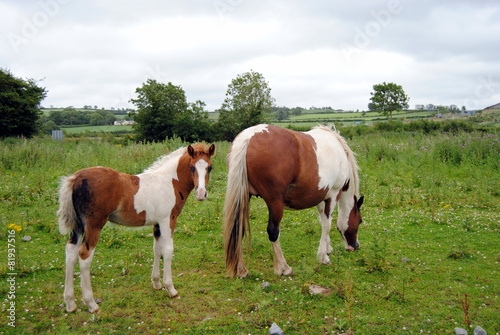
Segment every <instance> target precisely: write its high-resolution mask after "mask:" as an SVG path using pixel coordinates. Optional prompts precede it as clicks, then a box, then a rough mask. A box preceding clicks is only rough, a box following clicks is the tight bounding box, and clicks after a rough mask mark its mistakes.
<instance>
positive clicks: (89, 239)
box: [79, 220, 106, 313]
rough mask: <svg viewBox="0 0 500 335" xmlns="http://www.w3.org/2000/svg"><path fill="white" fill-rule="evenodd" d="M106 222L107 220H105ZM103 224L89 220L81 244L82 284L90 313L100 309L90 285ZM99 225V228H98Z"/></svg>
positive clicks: (84, 299)
mask: <svg viewBox="0 0 500 335" xmlns="http://www.w3.org/2000/svg"><path fill="white" fill-rule="evenodd" d="M104 223H106V221H104ZM102 226H104V224H102V225H93V224H92V220H88V221H87V229H86V230H85V238H84V240H83V242H82V245H81V246H80V252H79V256H80V279H81V282H80V286H81V288H82V296H83V302H85V304H86V305H87V306H88V308H89V312H90V313H96V312H98V311H99V306H97V303H96V302H95V299H94V294H93V292H92V287H91V285H90V265H91V264H92V258H93V257H94V250H95V246H96V245H97V242H98V241H99V234H100V233H101V228H102ZM96 227H98V228H96Z"/></svg>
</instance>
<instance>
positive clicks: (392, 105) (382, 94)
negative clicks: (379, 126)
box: [368, 82, 410, 120]
mask: <svg viewBox="0 0 500 335" xmlns="http://www.w3.org/2000/svg"><path fill="white" fill-rule="evenodd" d="M373 90H374V92H371V93H370V94H371V96H372V97H371V98H370V100H371V103H369V104H368V108H369V109H370V110H371V111H375V112H379V113H380V114H382V115H388V116H389V119H390V120H392V112H394V111H398V110H402V109H406V108H408V101H409V100H410V99H409V98H408V96H407V95H406V94H405V91H404V90H403V87H401V85H397V84H394V83H385V82H383V83H382V84H376V85H373Z"/></svg>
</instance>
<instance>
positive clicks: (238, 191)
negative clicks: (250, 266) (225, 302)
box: [224, 124, 363, 277]
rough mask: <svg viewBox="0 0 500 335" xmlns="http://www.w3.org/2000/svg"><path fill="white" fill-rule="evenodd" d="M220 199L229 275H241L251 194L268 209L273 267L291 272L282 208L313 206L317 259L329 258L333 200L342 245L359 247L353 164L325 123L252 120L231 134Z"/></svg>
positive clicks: (359, 202) (340, 140)
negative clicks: (293, 125) (291, 126)
mask: <svg viewBox="0 0 500 335" xmlns="http://www.w3.org/2000/svg"><path fill="white" fill-rule="evenodd" d="M227 179H228V181H227V190H226V199H225V203H224V249H225V256H226V270H227V274H228V275H229V276H230V277H233V276H235V275H236V276H239V277H246V276H247V275H248V270H247V269H246V268H245V265H244V263H243V256H242V239H243V236H244V235H245V232H246V231H247V230H248V224H249V200H250V196H252V195H254V196H259V197H262V198H263V199H264V201H265V203H266V205H267V207H268V210H269V221H268V224H267V233H268V236H269V240H270V241H271V244H272V248H273V251H274V273H275V274H276V275H290V274H291V273H292V268H291V267H290V266H288V264H287V263H286V260H285V257H284V256H283V252H282V250H281V246H280V242H279V235H280V221H281V219H282V217H283V210H284V209H285V208H287V209H305V208H309V207H312V206H317V209H318V211H319V215H320V219H321V223H322V234H321V240H320V243H319V249H318V259H319V262H321V263H324V264H327V263H330V258H329V256H328V255H329V254H330V253H331V251H332V247H331V245H330V236H329V232H330V228H331V224H332V212H333V209H334V207H335V206H336V205H337V203H338V220H337V229H338V231H339V232H340V235H341V236H342V238H343V240H344V242H345V248H346V249H347V250H350V251H354V250H355V249H357V248H358V247H359V243H358V238H357V231H358V226H359V224H360V223H361V214H360V207H361V205H362V204H363V197H361V198H359V199H358V188H359V180H358V165H357V163H356V159H355V157H354V154H353V152H352V151H351V149H350V148H349V147H348V145H347V143H346V142H345V140H344V138H342V137H341V136H340V135H339V134H338V133H337V132H336V131H334V130H332V129H331V128H329V127H326V126H318V127H315V128H313V129H312V130H311V131H308V132H305V133H302V132H297V131H293V130H288V129H284V128H280V127H277V126H272V125H265V124H263V125H257V126H253V127H250V128H247V129H245V130H243V131H242V132H241V133H239V134H238V136H236V138H235V140H234V142H233V144H232V146H231V150H230V153H229V154H228V177H227Z"/></svg>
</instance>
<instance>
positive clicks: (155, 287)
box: [153, 283, 163, 291]
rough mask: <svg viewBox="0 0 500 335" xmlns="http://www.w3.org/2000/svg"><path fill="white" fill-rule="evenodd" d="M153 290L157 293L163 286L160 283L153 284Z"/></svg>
mask: <svg viewBox="0 0 500 335" xmlns="http://www.w3.org/2000/svg"><path fill="white" fill-rule="evenodd" d="M153 288H154V289H155V290H157V291H158V290H161V289H162V288H163V285H162V284H160V283H153Z"/></svg>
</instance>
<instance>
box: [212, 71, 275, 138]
mask: <svg viewBox="0 0 500 335" xmlns="http://www.w3.org/2000/svg"><path fill="white" fill-rule="evenodd" d="M273 104H274V98H273V97H272V96H271V88H270V87H269V83H268V82H267V81H266V80H265V79H264V76H263V75H262V74H261V73H259V72H254V71H253V70H250V72H245V73H243V74H240V75H238V76H237V77H236V78H234V79H233V80H232V81H231V83H230V84H229V85H228V89H227V92H226V98H225V100H224V102H223V103H222V106H221V108H220V110H219V111H220V114H219V121H218V123H217V126H216V131H217V132H218V135H219V137H220V139H222V140H229V141H232V140H233V139H234V137H235V136H236V135H237V134H238V133H239V132H240V131H241V130H243V129H245V128H248V127H250V126H253V125H256V124H259V123H263V122H265V121H266V119H267V118H268V117H269V115H270V113H271V110H272V107H273Z"/></svg>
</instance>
